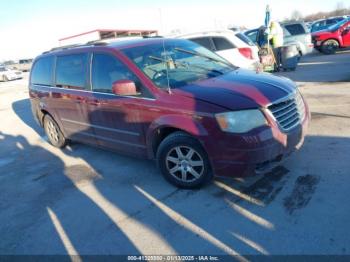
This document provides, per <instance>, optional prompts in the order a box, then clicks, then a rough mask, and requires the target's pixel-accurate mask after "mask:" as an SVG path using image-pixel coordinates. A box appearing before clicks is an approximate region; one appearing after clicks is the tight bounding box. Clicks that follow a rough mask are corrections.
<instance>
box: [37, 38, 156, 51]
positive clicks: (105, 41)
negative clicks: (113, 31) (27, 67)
mask: <svg viewBox="0 0 350 262" xmlns="http://www.w3.org/2000/svg"><path fill="white" fill-rule="evenodd" d="M135 38H138V39H142V38H163V36H142V37H139V36H130V37H121V38H110V39H98V40H93V41H88V42H86V43H84V44H72V45H65V46H57V47H54V48H51V49H50V50H48V51H45V52H43V54H47V53H50V52H53V51H59V50H66V49H71V48H76V47H84V46H104V45H108V44H109V43H111V42H118V41H125V40H130V39H135Z"/></svg>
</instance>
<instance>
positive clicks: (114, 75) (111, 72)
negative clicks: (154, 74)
mask: <svg viewBox="0 0 350 262" xmlns="http://www.w3.org/2000/svg"><path fill="white" fill-rule="evenodd" d="M91 78H92V91H94V92H100V93H112V84H113V83H114V82H115V81H119V80H131V81H134V82H135V85H136V89H137V93H139V94H140V96H142V89H143V88H142V85H141V82H140V81H139V80H138V78H137V77H136V76H135V75H134V74H133V73H132V72H131V71H130V70H129V69H128V68H127V67H126V66H125V65H124V64H123V63H121V62H120V61H119V60H118V59H117V58H115V57H113V56H112V55H108V54H101V53H94V54H93V59H92V71H91Z"/></svg>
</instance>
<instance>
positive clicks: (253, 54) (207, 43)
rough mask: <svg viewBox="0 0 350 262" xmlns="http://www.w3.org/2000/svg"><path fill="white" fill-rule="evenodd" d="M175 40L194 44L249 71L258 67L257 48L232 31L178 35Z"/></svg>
mask: <svg viewBox="0 0 350 262" xmlns="http://www.w3.org/2000/svg"><path fill="white" fill-rule="evenodd" d="M177 38H184V39H189V40H191V41H193V42H196V43H197V44H200V45H201V46H204V47H205V48H207V49H209V50H211V51H213V52H215V53H216V54H218V55H220V56H221V57H223V58H225V59H226V60H227V61H229V62H230V63H231V64H233V65H235V66H238V67H241V68H246V69H251V70H256V69H257V67H258V66H259V56H258V51H259V49H258V47H257V46H256V45H255V44H250V43H247V42H246V40H242V37H238V36H237V32H234V31H232V30H217V31H208V32H200V33H192V34H186V35H180V36H177Z"/></svg>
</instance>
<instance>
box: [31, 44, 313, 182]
mask: <svg viewBox="0 0 350 262" xmlns="http://www.w3.org/2000/svg"><path fill="white" fill-rule="evenodd" d="M29 94H30V98H31V104H32V111H33V114H34V116H35V118H36V120H37V121H38V123H39V124H40V125H41V126H42V127H43V128H44V129H45V132H46V134H47V137H48V140H49V142H50V143H51V144H52V145H54V146H56V147H64V146H65V145H66V144H67V142H69V141H70V140H74V141H80V142H83V143H88V144H92V145H97V146H100V147H104V148H108V149H111V150H114V151H117V152H120V153H125V154H129V155H132V156H137V157H143V158H149V159H156V160H157V163H158V166H159V168H160V170H161V172H162V174H163V175H164V177H165V178H166V179H167V180H168V181H169V182H171V183H173V184H174V185H176V186H179V187H183V188H194V187H199V186H201V185H203V184H204V183H205V182H207V181H208V180H210V179H211V178H212V176H213V175H215V176H228V177H237V176H246V175H250V174H254V173H262V172H267V171H268V170H270V169H271V168H272V167H274V166H275V165H276V164H278V163H279V162H280V161H281V160H283V159H284V158H285V157H286V156H288V155H289V154H290V153H291V152H292V151H293V150H295V149H296V148H299V147H300V146H301V144H302V142H303V137H304V135H305V131H306V127H307V125H308V122H309V119H310V114H309V110H308V107H307V105H306V103H305V100H304V99H303V97H302V96H301V94H300V92H299V90H298V88H297V87H296V85H295V84H294V83H293V82H292V81H290V80H289V79H286V78H282V77H276V76H272V75H270V74H265V73H256V72H253V71H248V70H243V69H240V68H236V67H234V66H232V65H231V64H229V63H228V62H227V61H226V60H224V59H223V58H221V57H219V56H217V55H216V54H214V53H212V52H211V51H209V50H207V49H205V48H204V47H201V46H199V45H197V44H196V43H193V42H191V41H188V40H182V39H163V38H151V39H142V38H140V39H128V40H126V39H122V40H119V41H115V42H111V43H106V42H96V43H90V44H86V45H76V46H71V47H62V48H56V49H52V50H51V51H48V52H45V53H43V54H42V55H40V56H39V57H37V58H36V59H35V62H34V64H33V68H32V71H31V76H30V84H29Z"/></svg>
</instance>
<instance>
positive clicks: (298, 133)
mask: <svg viewBox="0 0 350 262" xmlns="http://www.w3.org/2000/svg"><path fill="white" fill-rule="evenodd" d="M309 121H310V114H309V112H308V111H307V114H306V116H305V118H304V120H303V122H302V123H301V124H299V125H298V126H296V127H295V128H293V129H292V130H290V131H289V132H288V133H282V132H281V131H280V130H279V129H278V127H276V126H275V127H269V128H265V129H264V130H261V131H260V132H258V133H257V134H256V135H253V136H249V137H247V138H245V139H246V140H247V141H248V142H247V143H250V144H254V143H255V146H252V147H250V148H241V149H236V148H235V149H232V147H230V146H229V145H227V146H226V147H225V148H222V152H221V153H220V155H216V156H214V157H213V158H212V159H211V164H212V169H213V172H214V175H215V176H224V177H244V176H251V175H255V174H259V173H266V172H268V171H270V170H271V169H273V168H274V167H275V166H277V165H279V164H280V163H281V162H282V161H283V160H284V159H286V158H287V157H288V156H289V155H290V154H291V153H292V152H294V151H295V150H297V149H299V148H300V147H301V146H302V144H303V142H304V137H305V134H306V132H307V128H308V124H309ZM262 141H263V142H262Z"/></svg>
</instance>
